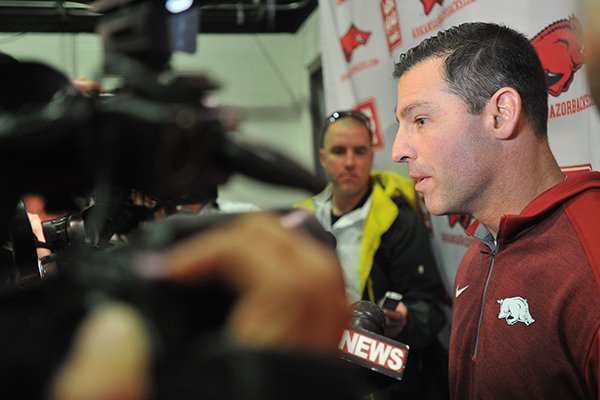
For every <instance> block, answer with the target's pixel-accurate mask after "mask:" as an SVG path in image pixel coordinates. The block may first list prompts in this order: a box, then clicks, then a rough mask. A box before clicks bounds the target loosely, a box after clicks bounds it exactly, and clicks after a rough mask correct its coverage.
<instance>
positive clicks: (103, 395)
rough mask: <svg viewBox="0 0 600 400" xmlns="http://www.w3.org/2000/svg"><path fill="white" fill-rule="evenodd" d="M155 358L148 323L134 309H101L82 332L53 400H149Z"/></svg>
mask: <svg viewBox="0 0 600 400" xmlns="http://www.w3.org/2000/svg"><path fill="white" fill-rule="evenodd" d="M150 354H151V353H150V340H149V338H148V335H147V332H146V330H145V326H144V323H143V321H142V319H141V317H140V316H139V315H138V314H137V312H136V311H135V310H134V309H132V308H131V307H130V306H128V305H124V304H121V303H112V304H107V305H104V306H101V307H100V308H99V309H97V310H96V311H94V312H93V313H92V314H91V315H89V316H88V317H87V318H86V319H85V320H84V321H83V323H82V324H81V326H80V328H79V329H78V332H77V333H76V335H75V342H74V343H73V347H72V349H71V354H70V355H69V356H68V357H67V361H66V362H65V364H64V365H63V367H62V368H61V370H60V371H59V372H58V374H57V375H56V378H55V380H54V384H53V386H52V388H51V393H50V399H52V400H81V399H86V400H141V399H146V398H149V396H148V394H149V387H150V384H149V379H150Z"/></svg>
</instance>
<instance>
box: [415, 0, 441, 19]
mask: <svg viewBox="0 0 600 400" xmlns="http://www.w3.org/2000/svg"><path fill="white" fill-rule="evenodd" d="M420 1H421V3H423V11H425V15H429V13H430V12H431V10H432V9H433V6H435V5H436V4H439V5H440V6H441V5H442V4H444V0H420Z"/></svg>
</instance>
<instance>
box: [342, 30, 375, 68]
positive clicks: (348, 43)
mask: <svg viewBox="0 0 600 400" xmlns="http://www.w3.org/2000/svg"><path fill="white" fill-rule="evenodd" d="M369 36H371V32H367V31H362V30H360V29H358V28H357V27H356V26H354V24H352V25H350V28H349V29H348V32H346V34H345V35H344V36H342V38H341V39H340V44H341V45H342V50H344V56H345V57H346V62H350V60H351V59H352V53H353V52H354V50H355V49H356V48H357V47H358V46H363V45H365V44H367V41H368V40H369Z"/></svg>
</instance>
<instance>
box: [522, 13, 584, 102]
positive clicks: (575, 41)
mask: <svg viewBox="0 0 600 400" xmlns="http://www.w3.org/2000/svg"><path fill="white" fill-rule="evenodd" d="M582 34H583V29H582V27H581V23H580V22H579V20H578V19H577V18H575V17H569V18H568V19H561V20H559V21H556V22H554V23H552V24H550V25H549V26H547V27H546V28H545V29H544V30H542V31H541V32H540V33H538V34H537V35H535V37H534V38H533V39H531V44H533V46H535V49H536V50H537V52H538V55H539V57H540V60H541V61H542V65H543V66H544V71H545V72H546V83H547V84H548V93H550V94H551V95H552V96H554V97H557V96H558V95H560V94H561V93H562V92H566V91H567V90H569V87H570V86H571V82H573V77H574V76H575V72H577V70H579V68H581V66H582V65H583V63H584V53H583V38H582Z"/></svg>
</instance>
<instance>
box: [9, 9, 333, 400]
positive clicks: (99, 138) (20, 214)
mask: <svg viewBox="0 0 600 400" xmlns="http://www.w3.org/2000/svg"><path fill="white" fill-rule="evenodd" d="M166 3H171V2H169V1H167V2H165V1H159V0H147V1H143V0H99V1H96V2H95V3H93V4H92V9H93V10H95V11H96V12H98V13H100V14H101V17H100V20H99V23H98V27H97V31H98V33H99V34H100V36H101V37H102V41H103V46H104V52H105V54H104V55H105V57H104V70H105V71H106V72H107V73H109V74H114V75H117V76H119V77H120V78H121V79H122V82H123V84H122V87H120V88H119V89H118V90H117V91H115V93H113V95H112V96H109V97H107V98H97V97H94V96H87V95H85V94H83V93H81V92H80V91H78V90H77V88H75V87H73V85H72V84H71V83H70V82H69V80H68V79H66V78H64V76H62V74H60V73H59V72H58V71H55V70H54V69H52V68H50V67H48V66H45V65H43V64H38V63H27V62H17V63H10V64H2V65H0V74H1V75H0V76H1V77H2V78H1V79H0V106H1V107H3V110H2V111H3V112H2V114H1V115H0V171H2V173H3V174H4V176H3V178H4V188H3V195H2V197H1V198H0V239H1V240H2V242H3V243H5V245H4V246H3V247H2V249H1V251H0V256H1V257H0V262H1V265H0V270H1V271H2V273H1V274H0V278H1V279H2V280H1V281H0V284H2V283H3V287H2V288H1V290H0V320H3V321H4V322H3V328H2V330H3V332H2V333H0V340H1V341H2V343H5V344H8V345H7V347H9V348H8V349H5V350H6V351H3V357H1V359H2V361H1V362H0V387H3V388H4V390H5V391H6V390H8V392H11V388H13V389H17V388H18V389H19V390H20V391H21V392H20V393H21V395H22V396H21V397H22V398H28V396H27V394H26V393H23V390H25V392H27V391H30V392H31V393H30V394H31V397H30V398H40V397H42V396H41V394H42V392H41V391H42V390H43V388H44V385H45V384H46V383H47V379H48V377H49V376H51V374H52V373H53V371H54V370H55V368H56V366H57V364H58V363H59V362H60V361H61V360H62V358H63V357H64V353H65V351H66V349H67V348H68V347H69V344H70V341H71V339H72V334H73V332H74V329H75V327H76V326H77V324H78V322H79V321H80V320H81V318H82V317H83V316H84V315H85V314H86V313H87V312H88V310H89V309H90V308H91V307H93V306H94V304H97V303H98V302H101V301H102V300H103V299H117V300H123V301H127V302H129V303H131V304H133V305H134V306H135V307H137V308H138V309H139V310H140V312H141V313H142V315H144V316H145V317H146V319H147V321H149V324H150V325H152V327H153V333H154V339H155V344H156V345H157V348H158V351H157V354H158V355H157V358H158V359H159V360H158V362H157V365H158V368H159V369H160V368H161V365H165V363H167V364H168V360H172V359H173V357H176V356H174V354H177V353H176V352H174V350H180V349H181V348H185V346H186V343H188V342H189V341H190V340H193V339H194V338H195V337H196V336H197V335H198V334H202V332H204V331H206V330H207V329H209V328H211V327H218V326H220V324H221V323H222V321H223V318H224V316H225V315H226V313H227V310H228V307H229V305H230V303H231V300H232V294H231V293H229V292H228V291H227V290H226V289H224V288H223V287H220V286H218V285H217V286H214V285H212V284H211V283H207V284H206V287H204V288H203V289H202V290H193V291H192V290H187V289H185V288H181V287H177V288H175V287H172V286H171V285H170V284H169V283H167V282H154V281H149V280H145V279H142V278H140V277H139V276H138V275H137V274H136V270H135V266H136V265H137V264H139V262H141V261H140V260H147V257H148V256H157V255H159V254H160V252H161V251H162V250H164V249H165V248H166V247H167V246H169V245H172V244H173V243H176V242H177V241H179V240H181V239H182V238H185V237H187V236H189V235H191V234H194V233H197V232H200V231H202V230H205V229H209V228H210V227H211V226H214V225H215V224H219V223H221V222H222V221H224V220H229V219H232V218H236V217H237V215H211V216H209V217H202V216H177V217H176V218H168V219H166V220H164V221H161V222H155V223H151V224H149V225H148V226H147V227H146V228H144V229H143V230H140V231H139V232H137V233H136V234H133V233H134V231H136V230H137V229H138V228H139V226H140V224H141V222H143V221H145V220H147V219H149V218H150V216H149V215H148V213H143V212H139V213H138V212H132V210H133V211H136V210H135V208H131V207H130V206H131V204H130V203H129V202H128V200H127V199H128V196H129V193H130V191H131V189H136V190H140V191H142V192H144V193H147V194H148V195H151V196H152V197H153V198H155V199H157V201H158V202H159V203H161V204H169V203H173V204H177V203H180V202H189V201H193V200H194V198H195V197H196V196H198V195H200V192H201V191H202V190H203V188H204V187H206V186H213V185H217V184H221V183H223V182H225V181H226V180H227V179H228V178H229V176H231V175H232V174H234V173H242V174H245V175H247V176H249V177H251V178H256V179H259V180H261V181H264V182H267V183H272V184H277V185H286V186H291V187H296V188H301V189H306V190H308V191H311V192H317V191H319V190H321V189H322V188H323V186H324V182H322V181H320V180H319V179H317V178H316V177H315V176H314V175H313V174H311V173H309V172H308V171H306V170H304V169H303V168H301V167H300V166H299V165H297V164H296V163H294V162H292V161H291V160H290V159H288V158H286V157H285V156H283V155H281V154H279V153H277V152H274V151H272V150H270V149H268V148H264V147H260V146H256V145H251V144H248V143H243V142H241V141H239V139H237V138H236V137H235V135H233V134H231V133H230V132H229V131H228V129H227V126H226V124H225V123H224V121H223V109H221V108H219V107H212V106H210V105H209V104H208V103H207V102H206V101H205V100H206V97H207V95H208V93H209V92H210V91H212V90H214V89H216V88H217V86H216V85H215V84H213V83H212V82H211V81H210V80H209V79H208V78H206V77H204V76H181V75H176V74H174V73H172V72H171V71H170V68H169V60H170V56H171V53H172V51H173V50H174V49H177V48H181V47H183V48H188V49H189V48H190V43H191V42H192V41H193V40H195V36H196V34H197V27H196V25H195V24H194V23H193V20H194V19H196V20H197V15H196V14H195V11H194V5H193V4H192V2H179V3H190V6H189V7H188V8H186V9H184V10H179V12H177V13H173V12H172V11H169V10H167V8H166V7H165V5H166ZM181 32H185V33H188V34H189V37H186V38H182V37H181ZM192 37H193V38H192ZM178 46H181V47H178ZM192 47H193V46H192ZM22 85H30V86H31V87H32V90H30V91H29V93H28V89H27V88H26V89H24V88H23V86H22ZM32 93H40V98H39V99H35V98H33V101H32V98H31V97H29V96H30V95H31V96H33V94H32ZM25 193H37V194H41V195H43V196H44V197H45V199H46V201H47V207H48V208H49V209H50V211H58V210H60V211H65V210H69V211H70V212H69V214H67V215H66V216H65V217H62V218H60V219H57V220H54V221H51V222H50V225H51V227H52V228H53V229H54V232H55V237H54V238H51V241H52V245H53V246H54V248H53V250H54V251H55V253H54V255H53V261H54V262H56V265H57V266H58V267H57V270H58V272H57V273H56V274H54V276H53V277H52V279H42V278H43V275H44V274H43V273H41V272H40V271H42V267H41V265H40V263H39V262H38V259H37V257H36V255H35V249H36V246H37V244H36V240H35V237H34V235H33V233H32V230H31V226H30V225H29V221H28V220H27V215H26V212H25V209H24V207H23V205H22V203H21V202H20V198H21V196H23V194H25ZM90 197H93V199H94V202H93V205H92V206H91V207H88V208H85V209H81V208H79V206H77V202H76V201H75V200H76V199H81V198H84V199H85V198H90ZM117 220H119V221H120V223H116V224H115V221H117ZM311 229H314V227H313V228H311ZM317 230H318V229H317ZM313 232H314V230H313ZM69 233H70V234H77V235H79V236H77V237H78V239H77V240H73V236H71V237H70V238H69ZM115 233H126V234H129V233H132V237H133V238H134V240H132V242H131V243H129V244H121V245H117V246H100V245H99V244H100V243H106V241H107V240H108V239H109V238H110V236H112V235H113V234H115ZM65 243H66V244H65ZM207 304H210V307H207ZM198 313H201V314H202V317H201V318H198ZM165 360H167V361H165ZM161 361H165V363H161Z"/></svg>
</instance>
